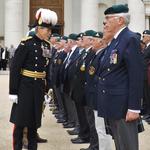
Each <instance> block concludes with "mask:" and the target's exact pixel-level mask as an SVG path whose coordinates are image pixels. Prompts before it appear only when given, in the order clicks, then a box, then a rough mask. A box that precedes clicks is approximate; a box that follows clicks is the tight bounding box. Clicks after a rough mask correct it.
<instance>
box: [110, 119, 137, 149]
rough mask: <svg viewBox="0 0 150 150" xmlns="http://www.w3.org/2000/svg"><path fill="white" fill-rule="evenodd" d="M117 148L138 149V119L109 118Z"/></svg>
mask: <svg viewBox="0 0 150 150" xmlns="http://www.w3.org/2000/svg"><path fill="white" fill-rule="evenodd" d="M109 123H110V127H111V130H112V134H113V138H114V142H115V146H116V150H138V149H139V145H138V124H137V121H132V122H126V121H125V120H124V119H120V120H111V119H109Z"/></svg>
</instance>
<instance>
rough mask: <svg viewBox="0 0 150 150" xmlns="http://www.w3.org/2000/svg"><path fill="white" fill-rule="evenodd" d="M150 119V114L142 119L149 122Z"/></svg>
mask: <svg viewBox="0 0 150 150" xmlns="http://www.w3.org/2000/svg"><path fill="white" fill-rule="evenodd" d="M149 118H150V115H149V114H147V115H144V116H143V117H142V119H143V120H147V119H149Z"/></svg>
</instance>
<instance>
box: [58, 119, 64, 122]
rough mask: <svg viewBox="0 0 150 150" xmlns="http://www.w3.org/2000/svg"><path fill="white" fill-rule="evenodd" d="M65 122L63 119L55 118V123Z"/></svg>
mask: <svg viewBox="0 0 150 150" xmlns="http://www.w3.org/2000/svg"><path fill="white" fill-rule="evenodd" d="M65 122H66V120H65V119H58V120H57V123H65Z"/></svg>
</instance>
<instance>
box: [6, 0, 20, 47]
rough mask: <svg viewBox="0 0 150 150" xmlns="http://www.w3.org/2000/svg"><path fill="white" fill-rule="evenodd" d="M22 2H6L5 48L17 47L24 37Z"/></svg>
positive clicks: (11, 0)
mask: <svg viewBox="0 0 150 150" xmlns="http://www.w3.org/2000/svg"><path fill="white" fill-rule="evenodd" d="M22 14H23V13H22V0H5V37H4V38H5V46H8V47H9V46H10V44H13V45H14V46H17V45H18V44H19V42H20V40H21V39H22V36H23V15H22Z"/></svg>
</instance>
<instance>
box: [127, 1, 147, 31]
mask: <svg viewBox="0 0 150 150" xmlns="http://www.w3.org/2000/svg"><path fill="white" fill-rule="evenodd" d="M128 7H129V13H130V15H131V19H130V24H129V28H130V29H131V30H132V31H135V32H140V33H142V32H143V30H145V11H144V3H143V2H142V1H141V0H128Z"/></svg>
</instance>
